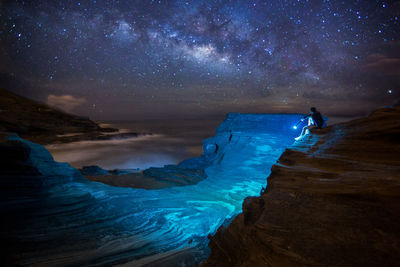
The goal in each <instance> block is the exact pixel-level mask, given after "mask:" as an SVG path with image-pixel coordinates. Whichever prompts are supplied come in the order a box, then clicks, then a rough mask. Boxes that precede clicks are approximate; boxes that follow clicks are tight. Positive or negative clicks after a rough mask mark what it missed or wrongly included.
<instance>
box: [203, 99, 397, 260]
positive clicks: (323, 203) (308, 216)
mask: <svg viewBox="0 0 400 267" xmlns="http://www.w3.org/2000/svg"><path fill="white" fill-rule="evenodd" d="M399 153H400V107H399V106H397V107H394V108H384V109H380V110H377V111H376V112H373V113H372V114H371V115H370V116H369V117H367V118H364V119H358V120H354V121H351V122H348V123H342V124H338V125H334V126H331V127H328V128H325V129H323V130H315V131H313V132H312V135H308V136H307V137H305V138H304V139H303V140H301V141H297V142H296V143H294V144H293V145H292V146H290V147H289V148H288V149H286V151H285V152H284V153H283V154H282V156H281V157H280V159H279V161H278V163H277V164H275V165H274V166H273V167H272V170H271V174H270V176H269V177H268V179H267V181H268V187H267V189H266V190H265V192H264V193H262V195H261V196H260V197H250V198H247V199H246V200H245V201H244V203H243V213H241V214H240V215H238V216H237V217H236V218H235V219H234V220H233V222H232V223H231V224H230V225H229V226H228V227H223V226H221V227H220V228H219V230H218V231H217V233H216V234H215V235H214V236H210V237H209V238H210V243H209V246H210V248H211V256H210V257H209V258H208V260H207V261H205V262H204V263H203V264H202V266H398V264H399V262H400V156H399Z"/></svg>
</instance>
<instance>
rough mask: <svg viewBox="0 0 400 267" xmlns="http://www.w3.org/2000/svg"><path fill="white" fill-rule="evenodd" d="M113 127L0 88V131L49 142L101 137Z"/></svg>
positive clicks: (43, 142) (36, 140) (112, 130)
mask: <svg viewBox="0 0 400 267" xmlns="http://www.w3.org/2000/svg"><path fill="white" fill-rule="evenodd" d="M116 131H117V129H113V128H102V127H100V126H99V125H98V124H96V123H95V122H93V121H91V120H89V119H88V118H83V117H79V116H76V115H72V114H68V113H65V112H63V111H60V110H57V109H54V108H51V107H49V106H47V105H44V104H41V103H38V102H36V101H33V100H31V99H28V98H25V97H22V96H19V95H16V94H14V93H11V92H10V91H7V90H5V89H2V88H0V132H12V133H17V134H19V135H20V136H21V137H23V138H26V139H28V140H31V141H34V142H37V143H40V144H48V143H53V142H71V141H77V140H90V139H98V138H104V137H107V135H104V133H108V132H116Z"/></svg>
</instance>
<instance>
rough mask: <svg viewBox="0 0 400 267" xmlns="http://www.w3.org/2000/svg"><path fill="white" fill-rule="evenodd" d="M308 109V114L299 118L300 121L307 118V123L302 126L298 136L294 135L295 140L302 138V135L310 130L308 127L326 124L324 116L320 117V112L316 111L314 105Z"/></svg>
mask: <svg viewBox="0 0 400 267" xmlns="http://www.w3.org/2000/svg"><path fill="white" fill-rule="evenodd" d="M310 111H311V113H310V114H308V115H307V116H305V117H303V118H302V119H301V121H304V120H305V119H308V125H307V126H304V127H303V130H301V134H300V136H298V137H296V138H295V140H299V139H301V138H303V136H305V135H306V134H308V133H309V132H310V129H312V128H318V129H322V128H324V127H325V126H326V124H325V120H324V118H323V117H322V115H321V113H320V112H319V111H317V109H316V108H315V107H312V108H310Z"/></svg>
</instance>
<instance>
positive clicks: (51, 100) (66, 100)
mask: <svg viewBox="0 0 400 267" xmlns="http://www.w3.org/2000/svg"><path fill="white" fill-rule="evenodd" d="M46 103H47V104H48V105H49V106H53V107H56V108H59V109H62V110H64V111H67V112H70V111H72V110H73V109H74V108H76V107H78V106H80V105H82V104H84V103H86V99H85V98H83V97H74V96H72V95H60V96H57V95H52V94H50V95H48V96H47V101H46Z"/></svg>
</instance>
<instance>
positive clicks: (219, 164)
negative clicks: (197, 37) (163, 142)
mask: <svg viewBox="0 0 400 267" xmlns="http://www.w3.org/2000/svg"><path fill="white" fill-rule="evenodd" d="M300 117H301V116H300V115H276V114H231V115H229V116H228V117H227V118H226V120H225V121H224V122H223V123H222V124H221V126H220V127H218V129H217V132H216V135H215V136H214V137H212V138H208V139H206V140H205V141H204V152H203V154H202V156H201V157H199V158H193V159H190V160H186V161H184V162H182V163H180V164H178V165H177V166H166V168H155V169H149V171H148V172H146V173H147V176H144V175H143V177H144V178H146V179H155V180H157V179H158V180H159V181H162V180H165V182H167V183H170V182H171V181H172V182H173V183H181V182H184V181H190V180H192V179H193V180H196V179H201V175H202V173H203V171H204V173H205V174H206V175H207V178H206V179H203V180H201V181H199V182H198V183H196V184H195V185H188V186H174V187H167V188H161V189H157V190H146V189H138V188H125V187H124V188H123V187H115V186H109V185H105V184H103V183H97V182H89V181H88V180H86V179H85V178H84V177H82V175H81V174H80V173H79V171H78V170H76V169H74V168H72V167H70V166H69V165H68V164H65V163H63V164H62V163H57V162H55V161H54V159H53V158H52V156H51V154H50V153H49V152H48V151H47V150H46V149H45V148H44V147H43V146H41V145H39V144H35V143H32V142H30V141H27V140H23V139H21V138H19V137H18V136H15V135H14V136H10V137H8V136H5V138H4V140H2V142H0V156H1V158H2V161H0V168H1V169H0V217H1V220H0V242H1V243H2V244H6V246H5V247H6V248H3V249H2V250H0V266H10V265H17V266H26V265H34V266H114V265H117V264H125V263H126V265H127V266H143V265H145V266H196V265H197V264H198V263H199V262H201V261H202V260H204V259H206V258H207V256H208V249H207V244H208V238H207V236H208V235H209V234H210V233H214V232H215V231H216V229H218V227H219V226H220V225H221V224H222V223H223V222H224V221H225V222H226V221H227V220H226V219H227V218H232V217H234V216H236V214H238V213H239V212H240V211H241V206H242V202H243V199H244V198H245V197H247V196H251V195H257V194H259V192H260V188H261V187H262V186H263V185H265V176H266V172H268V171H269V170H270V168H271V166H272V165H273V164H274V163H275V162H276V160H277V159H278V158H279V156H280V155H281V154H282V152H283V151H284V149H285V147H287V145H289V144H290V143H292V142H293V137H294V135H295V133H294V132H293V131H287V129H289V128H290V127H291V125H293V123H295V122H296V121H297V120H298V119H299V118H300ZM0 136H1V133H0ZM238 151H240V153H238ZM200 170H202V171H200ZM89 171H93V172H95V173H96V172H97V173H98V172H102V171H101V170H99V169H97V168H94V169H91V168H89ZM113 176H117V177H118V175H109V177H113ZM189 176H193V177H189Z"/></svg>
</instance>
